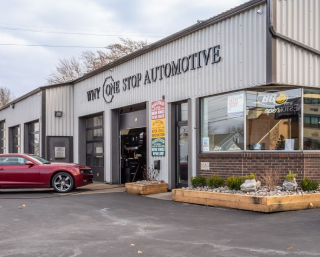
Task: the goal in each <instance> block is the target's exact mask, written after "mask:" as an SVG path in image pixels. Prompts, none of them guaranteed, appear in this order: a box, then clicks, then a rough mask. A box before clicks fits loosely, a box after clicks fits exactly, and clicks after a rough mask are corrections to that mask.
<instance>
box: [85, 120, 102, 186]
mask: <svg viewBox="0 0 320 257" xmlns="http://www.w3.org/2000/svg"><path fill="white" fill-rule="evenodd" d="M85 127H86V165H87V166H89V167H90V168H91V169H92V173H93V177H94V180H95V181H104V148H103V142H104V136H103V115H102V114H100V115H97V116H92V117H88V118H86V119H85Z"/></svg>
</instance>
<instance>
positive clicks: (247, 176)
mask: <svg viewBox="0 0 320 257" xmlns="http://www.w3.org/2000/svg"><path fill="white" fill-rule="evenodd" d="M243 178H244V179H256V176H255V175H253V174H252V173H251V174H250V175H245V176H244V177H243Z"/></svg>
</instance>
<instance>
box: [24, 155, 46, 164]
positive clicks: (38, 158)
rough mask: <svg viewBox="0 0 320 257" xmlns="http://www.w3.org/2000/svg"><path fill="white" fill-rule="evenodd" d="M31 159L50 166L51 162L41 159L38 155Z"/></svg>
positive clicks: (31, 156)
mask: <svg viewBox="0 0 320 257" xmlns="http://www.w3.org/2000/svg"><path fill="white" fill-rule="evenodd" d="M29 157H30V158H32V159H34V160H36V161H38V162H40V163H41V164H50V163H51V162H49V161H47V160H45V159H43V158H41V157H39V156H38V155H29Z"/></svg>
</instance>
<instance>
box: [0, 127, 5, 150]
mask: <svg viewBox="0 0 320 257" xmlns="http://www.w3.org/2000/svg"><path fill="white" fill-rule="evenodd" d="M5 152H6V123H5V121H1V122H0V154H3V153H5Z"/></svg>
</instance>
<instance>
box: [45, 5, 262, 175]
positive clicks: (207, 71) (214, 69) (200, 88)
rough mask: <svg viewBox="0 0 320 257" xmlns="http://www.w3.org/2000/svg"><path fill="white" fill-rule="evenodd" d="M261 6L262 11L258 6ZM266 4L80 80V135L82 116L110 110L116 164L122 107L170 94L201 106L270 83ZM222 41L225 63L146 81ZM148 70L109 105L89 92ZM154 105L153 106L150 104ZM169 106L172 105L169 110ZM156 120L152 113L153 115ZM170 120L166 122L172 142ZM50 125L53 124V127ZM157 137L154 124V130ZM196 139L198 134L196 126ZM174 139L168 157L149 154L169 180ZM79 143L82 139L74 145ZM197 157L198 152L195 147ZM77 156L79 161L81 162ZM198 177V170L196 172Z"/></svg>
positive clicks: (76, 91) (107, 136)
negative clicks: (115, 113) (115, 126)
mask: <svg viewBox="0 0 320 257" xmlns="http://www.w3.org/2000/svg"><path fill="white" fill-rule="evenodd" d="M258 9H261V10H262V14H258V13H257V10H258ZM266 14H267V10H266V4H262V5H260V6H256V7H254V8H252V9H249V10H247V11H245V12H242V13H239V14H237V15H235V16H232V17H230V18H228V19H226V20H223V21H221V22H218V23H216V24H214V25H212V26H210V27H207V28H205V29H202V30H199V31H197V32H195V33H192V34H190V35H188V36H186V37H184V38H181V39H179V40H177V41H174V42H172V43H169V44H167V45H165V46H163V47H160V48H158V49H156V50H154V51H151V52H148V53H147V54H145V55H142V56H139V57H137V58H135V59H133V60H131V61H128V62H126V63H124V64H121V65H119V66H117V67H115V68H114V69H113V70H112V71H105V72H102V73H99V74H97V75H95V76H93V77H91V78H88V79H86V80H84V81H81V82H79V83H76V84H75V85H74V101H75V102H74V106H76V108H75V109H74V125H75V127H74V128H75V129H74V133H75V135H74V136H75V138H78V131H79V129H78V119H79V117H81V116H85V115H90V114H94V113H98V112H101V111H104V113H105V124H104V125H105V163H106V164H108V163H110V162H111V152H112V147H110V142H111V132H110V130H111V126H110V117H111V109H116V108H120V107H124V106H128V105H133V104H137V103H142V102H147V101H149V102H150V103H151V101H155V100H159V99H162V96H163V95H164V96H165V99H166V102H167V103H169V102H175V101H180V100H184V99H191V100H192V106H193V107H194V106H195V99H196V98H197V97H202V96H207V95H213V94H217V93H221V92H227V91H232V90H238V89H243V88H248V87H254V86H259V85H262V84H265V83H266V34H267V31H266V21H267V17H266ZM216 45H220V46H221V51H220V53H221V54H220V55H221V57H222V60H221V62H219V63H217V64H213V65H212V64H211V63H210V62H209V64H208V65H207V66H205V65H203V64H202V66H203V67H202V68H199V69H196V70H189V71H188V72H186V73H183V72H182V73H181V74H180V75H176V76H171V77H170V78H164V79H162V80H157V81H156V82H152V83H151V84H147V85H144V84H143V79H144V74H145V71H146V70H149V71H150V69H151V68H154V67H157V66H159V65H162V64H166V63H171V62H172V61H175V62H176V61H177V60H178V59H179V58H182V57H184V56H189V55H190V54H193V53H196V52H198V51H201V50H204V49H208V48H210V47H213V46H216ZM137 73H142V83H141V85H140V86H139V87H136V88H134V89H130V90H126V91H123V90H122V88H121V92H120V93H119V94H115V96H114V99H113V101H112V103H109V104H107V103H106V102H105V101H104V99H103V96H102V92H100V98H99V99H96V100H94V101H88V99H87V91H90V90H94V89H95V88H101V91H102V88H103V83H104V81H105V79H106V78H107V77H109V76H112V77H113V79H114V80H115V81H116V80H120V83H121V84H120V85H121V87H122V79H123V78H126V77H128V76H132V75H135V74H137ZM150 106H151V104H148V106H147V108H149V111H150V108H151V107H150ZM166 109H168V108H166ZM192 115H193V117H192V120H191V121H190V122H192V127H193V128H194V127H196V124H195V120H196V119H195V117H194V116H195V111H194V110H192ZM147 123H150V117H147ZM168 126H169V125H168V122H167V123H166V131H167V136H166V140H168ZM48 127H50V126H48ZM148 130H149V131H148V135H151V127H149V129H148ZM190 133H193V136H192V138H193V139H195V138H196V134H195V133H196V132H195V130H193V131H192V132H190ZM148 140H149V142H148V146H151V139H150V137H149V138H148ZM168 145H169V144H168V143H167V144H166V157H159V158H153V157H151V155H150V156H149V163H150V164H153V161H154V159H161V162H162V163H161V167H162V171H161V173H160V179H163V180H166V181H168V154H169V152H168V150H169V149H168ZM78 146H79V144H78V142H77V140H75V142H74V148H75V149H77V147H78ZM192 151H193V156H192V158H196V150H195V148H194V149H192ZM77 158H78V156H77V154H75V161H77ZM195 165H196V162H193V172H195V170H196V167H195ZM110 169H111V166H110V165H106V178H107V181H110V179H111V175H110V174H111V172H110ZM194 175H195V173H194Z"/></svg>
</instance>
